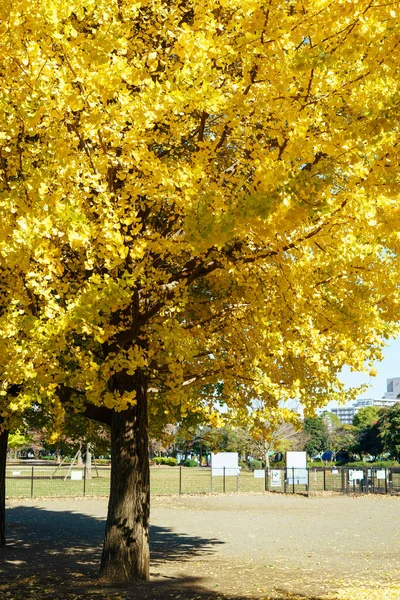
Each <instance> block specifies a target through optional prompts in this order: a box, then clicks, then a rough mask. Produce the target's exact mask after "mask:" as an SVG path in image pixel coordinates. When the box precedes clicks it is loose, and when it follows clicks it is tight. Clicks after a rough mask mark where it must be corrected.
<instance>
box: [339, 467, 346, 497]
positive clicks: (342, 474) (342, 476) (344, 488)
mask: <svg viewBox="0 0 400 600" xmlns="http://www.w3.org/2000/svg"><path fill="white" fill-rule="evenodd" d="M340 474H341V479H342V494H345V493H346V486H345V470H344V468H343V467H341V469H340Z"/></svg>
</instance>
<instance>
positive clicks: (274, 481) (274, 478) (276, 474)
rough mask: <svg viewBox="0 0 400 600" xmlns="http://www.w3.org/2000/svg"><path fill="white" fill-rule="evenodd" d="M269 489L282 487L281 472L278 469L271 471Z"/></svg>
mask: <svg viewBox="0 0 400 600" xmlns="http://www.w3.org/2000/svg"><path fill="white" fill-rule="evenodd" d="M270 485H271V487H281V485H282V471H280V470H278V469H272V470H271V482H270Z"/></svg>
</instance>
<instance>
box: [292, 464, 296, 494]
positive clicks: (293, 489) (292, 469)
mask: <svg viewBox="0 0 400 600" xmlns="http://www.w3.org/2000/svg"><path fill="white" fill-rule="evenodd" d="M292 492H293V494H294V493H295V491H294V467H292Z"/></svg>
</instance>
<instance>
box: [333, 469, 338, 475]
mask: <svg viewBox="0 0 400 600" xmlns="http://www.w3.org/2000/svg"><path fill="white" fill-rule="evenodd" d="M331 473H332V475H339V471H338V469H332V471H331Z"/></svg>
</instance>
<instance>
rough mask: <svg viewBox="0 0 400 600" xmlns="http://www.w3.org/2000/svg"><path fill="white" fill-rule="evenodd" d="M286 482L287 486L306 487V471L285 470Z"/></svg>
mask: <svg viewBox="0 0 400 600" xmlns="http://www.w3.org/2000/svg"><path fill="white" fill-rule="evenodd" d="M286 472H287V480H288V483H289V484H292V485H293V483H294V484H295V485H307V483H308V476H307V469H287V470H286Z"/></svg>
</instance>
